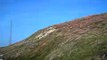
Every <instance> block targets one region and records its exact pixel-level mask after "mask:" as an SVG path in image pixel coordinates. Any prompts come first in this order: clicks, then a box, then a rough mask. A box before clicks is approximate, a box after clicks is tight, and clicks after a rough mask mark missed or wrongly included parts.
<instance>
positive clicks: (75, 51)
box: [0, 13, 107, 60]
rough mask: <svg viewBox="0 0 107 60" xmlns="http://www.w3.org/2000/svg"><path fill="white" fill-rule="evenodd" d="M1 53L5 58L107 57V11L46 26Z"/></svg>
mask: <svg viewBox="0 0 107 60" xmlns="http://www.w3.org/2000/svg"><path fill="white" fill-rule="evenodd" d="M0 53H1V54H3V55H4V59H6V60H106V59H107V13H103V14H98V15H92V16H87V17H83V18H79V19H75V20H72V21H69V22H64V23H61V24H56V25H53V26H49V27H47V28H45V29H42V30H39V31H38V32H36V33H34V34H33V35H32V36H30V37H28V38H27V39H25V40H23V41H21V42H18V43H16V44H13V45H11V46H7V47H3V48H0Z"/></svg>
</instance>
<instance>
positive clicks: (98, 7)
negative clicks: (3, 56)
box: [0, 0, 107, 46]
mask: <svg viewBox="0 0 107 60" xmlns="http://www.w3.org/2000/svg"><path fill="white" fill-rule="evenodd" d="M104 12H107V0H0V46H7V45H8V44H9V35H10V33H9V31H10V20H12V21H13V31H12V32H13V33H12V43H16V42H18V41H21V40H23V39H25V38H27V37H29V36H30V35H32V34H33V33H34V32H36V31H37V30H39V29H43V28H45V27H48V26H50V25H53V24H58V23H62V22H65V21H69V20H72V19H75V18H80V17H84V16H88V15H92V14H100V13H104Z"/></svg>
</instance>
